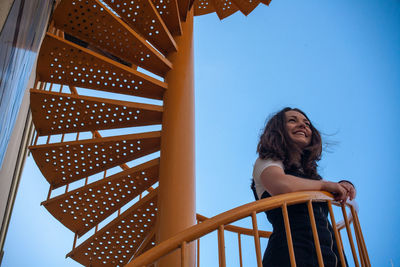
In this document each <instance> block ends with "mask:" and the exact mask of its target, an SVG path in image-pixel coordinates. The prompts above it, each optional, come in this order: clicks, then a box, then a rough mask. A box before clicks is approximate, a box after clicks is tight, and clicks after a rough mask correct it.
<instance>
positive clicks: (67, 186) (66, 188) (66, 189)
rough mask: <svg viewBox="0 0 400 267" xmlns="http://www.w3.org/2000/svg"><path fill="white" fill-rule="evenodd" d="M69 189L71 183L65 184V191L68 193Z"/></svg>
mask: <svg viewBox="0 0 400 267" xmlns="http://www.w3.org/2000/svg"><path fill="white" fill-rule="evenodd" d="M68 189H69V184H67V185H66V186H65V193H68Z"/></svg>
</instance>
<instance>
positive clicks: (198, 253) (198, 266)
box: [197, 222, 200, 267]
mask: <svg viewBox="0 0 400 267" xmlns="http://www.w3.org/2000/svg"><path fill="white" fill-rule="evenodd" d="M198 223H199V222H197V224H198ZM197 267H200V238H198V239H197Z"/></svg>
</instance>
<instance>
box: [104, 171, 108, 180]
mask: <svg viewBox="0 0 400 267" xmlns="http://www.w3.org/2000/svg"><path fill="white" fill-rule="evenodd" d="M106 176H107V170H104V175H103V179H104V178H106Z"/></svg>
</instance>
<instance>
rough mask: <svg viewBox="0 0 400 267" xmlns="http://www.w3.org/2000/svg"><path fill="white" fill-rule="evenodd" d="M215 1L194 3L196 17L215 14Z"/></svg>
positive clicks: (205, 0)
mask: <svg viewBox="0 0 400 267" xmlns="http://www.w3.org/2000/svg"><path fill="white" fill-rule="evenodd" d="M213 3H214V1H210V0H196V1H195V2H194V15H195V16H201V15H206V14H209V13H212V12H215V7H214V4H213Z"/></svg>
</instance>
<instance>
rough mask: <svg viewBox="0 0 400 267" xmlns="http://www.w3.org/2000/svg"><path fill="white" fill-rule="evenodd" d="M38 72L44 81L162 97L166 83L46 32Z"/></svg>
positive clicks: (156, 97) (155, 97) (149, 96)
mask: <svg viewBox="0 0 400 267" xmlns="http://www.w3.org/2000/svg"><path fill="white" fill-rule="evenodd" d="M37 74H38V75H39V79H40V80H41V81H44V82H52V83H56V84H65V85H70V86H76V87H83V88H88V89H96V90H102V91H107V92H113V93H119V94H127V95H134V96H142V97H148V98H154V99H162V97H163V94H164V90H165V89H166V88H167V84H166V83H164V82H161V81H159V80H157V79H155V78H152V77H150V76H148V75H145V74H143V73H141V72H138V71H136V70H134V69H132V68H129V67H127V66H125V65H123V64H120V63H117V62H115V61H113V60H111V59H109V58H106V57H104V56H102V55H99V54H97V53H95V52H93V51H90V50H89V49H85V48H83V47H81V46H78V45H76V44H74V43H72V42H69V41H67V40H64V39H62V38H60V37H57V36H55V35H53V34H50V33H47V34H46V37H45V39H44V41H43V43H42V48H41V49H40V53H39V59H38V66H37Z"/></svg>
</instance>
